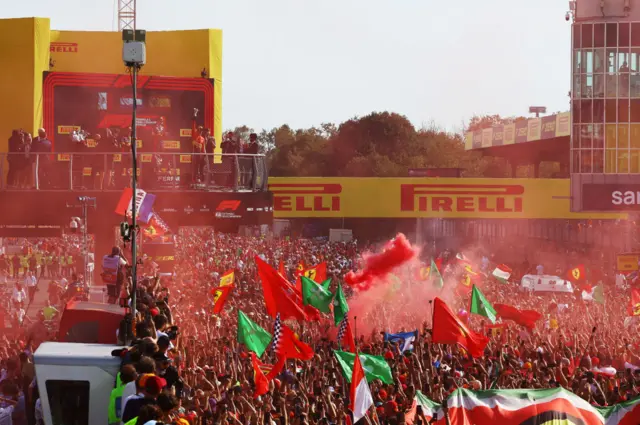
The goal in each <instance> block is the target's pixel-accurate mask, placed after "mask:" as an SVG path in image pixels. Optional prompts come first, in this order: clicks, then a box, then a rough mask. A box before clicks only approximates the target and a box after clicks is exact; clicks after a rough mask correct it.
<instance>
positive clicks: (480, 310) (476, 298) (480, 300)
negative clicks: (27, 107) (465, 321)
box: [469, 285, 497, 323]
mask: <svg viewBox="0 0 640 425" xmlns="http://www.w3.org/2000/svg"><path fill="white" fill-rule="evenodd" d="M469 310H470V311H471V313H474V314H478V315H480V316H484V317H486V318H487V319H489V321H490V322H491V323H496V315H497V313H496V311H495V309H494V308H493V306H492V305H491V303H490V302H489V301H487V299H486V298H485V297H484V294H483V293H482V292H480V290H479V289H478V287H477V286H476V285H473V292H472V293H471V308H470V309H469Z"/></svg>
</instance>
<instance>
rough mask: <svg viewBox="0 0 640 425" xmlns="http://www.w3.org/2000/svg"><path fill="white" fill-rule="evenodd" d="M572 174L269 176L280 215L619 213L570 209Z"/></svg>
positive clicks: (523, 216) (559, 215)
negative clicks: (502, 176)
mask: <svg viewBox="0 0 640 425" xmlns="http://www.w3.org/2000/svg"><path fill="white" fill-rule="evenodd" d="M569 189H570V181H569V179H463V178H448V177H444V178H442V177H441V178H411V177H409V178H358V177H352V178H347V177H345V178H333V177H299V178H296V177H270V178H269V191H270V192H272V193H273V210H274V217H275V218H296V217H327V218H332V217H333V218H342V217H350V218H417V217H434V218H473V219H479V218H491V219H495V218H497V219H503V218H516V219H557V218H560V219H588V218H592V219H617V218H624V217H626V216H625V215H624V214H595V215H594V214H593V213H591V214H582V213H573V212H571V210H570V197H569Z"/></svg>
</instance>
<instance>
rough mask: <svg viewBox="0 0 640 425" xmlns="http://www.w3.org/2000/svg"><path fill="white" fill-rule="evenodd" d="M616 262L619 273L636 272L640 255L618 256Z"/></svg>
mask: <svg viewBox="0 0 640 425" xmlns="http://www.w3.org/2000/svg"><path fill="white" fill-rule="evenodd" d="M617 260H618V261H617V266H618V267H617V268H618V271H619V272H623V273H629V272H634V271H636V270H638V263H639V262H640V254H618V257H617Z"/></svg>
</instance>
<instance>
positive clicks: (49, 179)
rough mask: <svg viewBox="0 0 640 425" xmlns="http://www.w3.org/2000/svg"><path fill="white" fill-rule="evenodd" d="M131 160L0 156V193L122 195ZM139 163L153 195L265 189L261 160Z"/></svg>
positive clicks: (123, 156)
mask: <svg viewBox="0 0 640 425" xmlns="http://www.w3.org/2000/svg"><path fill="white" fill-rule="evenodd" d="M216 157H222V158H221V159H222V160H221V161H214V159H217V158H216ZM132 159H133V158H132V154H131V153H129V152H127V153H118V152H113V153H63V152H55V153H33V152H31V153H1V154H0V176H1V179H0V190H47V191H56V190H59V191H68V190H98V191H121V190H122V189H123V188H125V187H129V186H130V185H131V176H132V172H133V165H132ZM137 160H138V161H137V162H138V164H137V170H138V172H137V174H138V179H139V180H138V181H139V184H140V186H141V187H143V188H145V189H148V190H154V191H156V192H158V191H184V190H205V191H216V190H223V191H264V190H267V175H268V171H267V166H266V160H265V157H264V155H255V154H195V153H147V152H145V153H138V154H137ZM215 162H219V163H215Z"/></svg>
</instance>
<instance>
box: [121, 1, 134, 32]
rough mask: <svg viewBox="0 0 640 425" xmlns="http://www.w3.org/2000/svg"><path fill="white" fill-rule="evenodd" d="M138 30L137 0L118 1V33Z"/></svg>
mask: <svg viewBox="0 0 640 425" xmlns="http://www.w3.org/2000/svg"><path fill="white" fill-rule="evenodd" d="M123 30H134V31H135V30H136V0H118V32H122V31H123Z"/></svg>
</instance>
